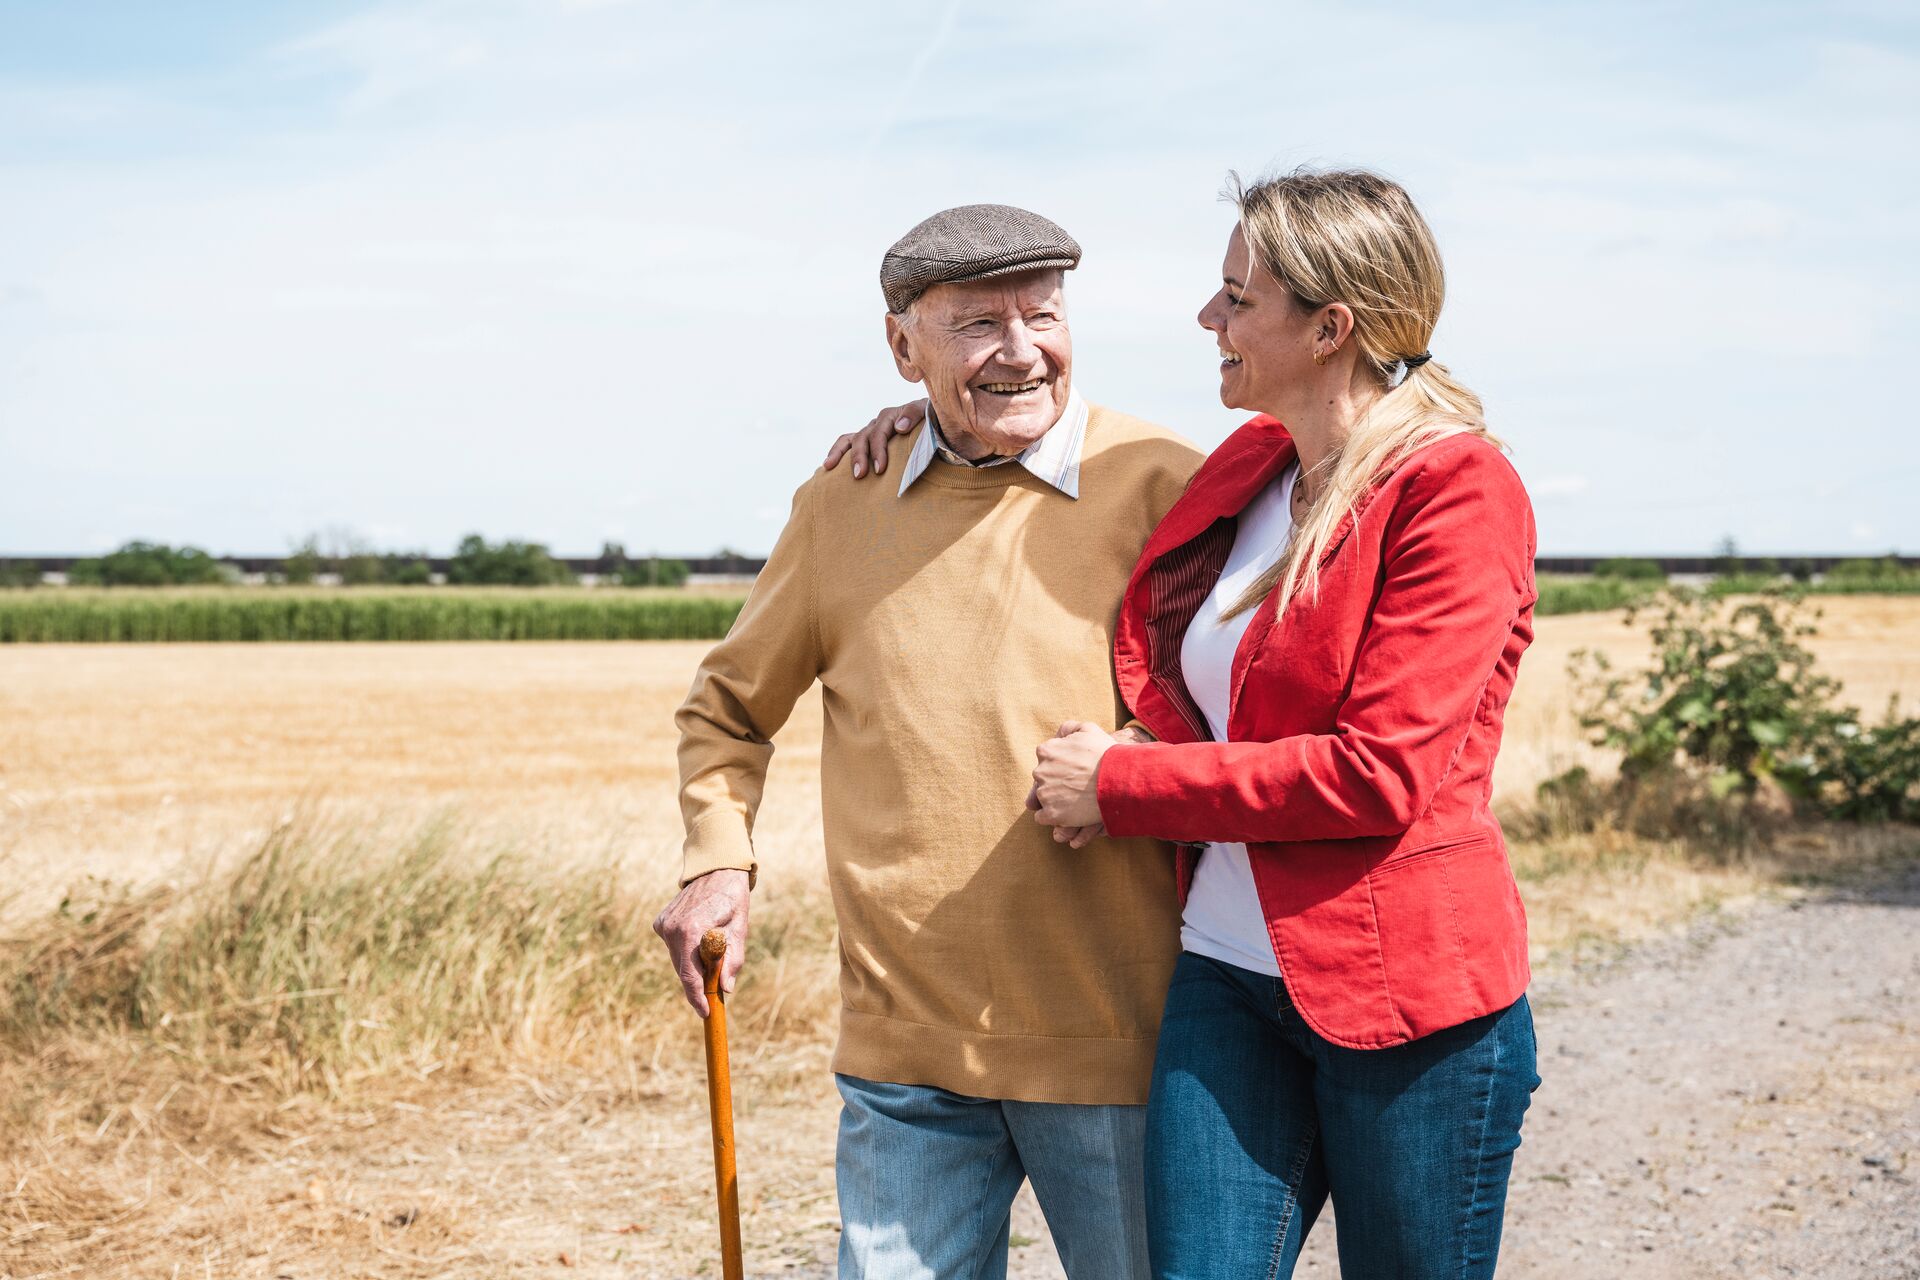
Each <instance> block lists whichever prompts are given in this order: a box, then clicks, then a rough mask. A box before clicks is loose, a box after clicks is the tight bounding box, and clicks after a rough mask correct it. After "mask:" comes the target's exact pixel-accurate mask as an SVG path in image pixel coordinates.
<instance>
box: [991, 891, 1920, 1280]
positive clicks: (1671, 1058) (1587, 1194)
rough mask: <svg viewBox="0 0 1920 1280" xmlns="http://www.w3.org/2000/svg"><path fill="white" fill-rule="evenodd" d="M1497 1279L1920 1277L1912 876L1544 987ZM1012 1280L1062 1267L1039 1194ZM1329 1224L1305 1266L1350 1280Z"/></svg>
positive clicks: (1760, 915) (1723, 923) (1048, 1274)
mask: <svg viewBox="0 0 1920 1280" xmlns="http://www.w3.org/2000/svg"><path fill="white" fill-rule="evenodd" d="M1533 1000H1534V1006H1535V1011H1536V1022H1537V1025H1538V1028H1539V1036H1540V1074H1541V1076H1542V1078H1543V1081H1544V1082H1543V1084H1542V1085H1541V1088H1540V1091H1539V1093H1537V1094H1536V1095H1535V1097H1534V1104H1533V1109H1532V1110H1531V1111H1530V1112H1529V1113H1528V1116H1527V1123H1526V1129H1525V1133H1524V1137H1525V1141H1524V1144H1523V1146H1522V1147H1521V1150H1520V1154H1519V1156H1518V1158H1517V1163H1516V1166H1515V1173H1514V1182H1513V1187H1512V1191H1511V1197H1510V1201H1509V1207H1508V1213H1507V1237H1506V1245H1505V1248H1504V1249H1503V1251H1502V1258H1501V1274H1502V1275H1503V1276H1511V1277H1527V1278H1528V1280H1536V1278H1537V1280H1572V1278H1574V1277H1580V1278H1582V1280H1585V1278H1588V1277H1593V1276H1631V1277H1635V1278H1636V1280H1637V1278H1641V1277H1645V1278H1646V1280H1708V1278H1710V1277H1711V1278H1714V1280H1719V1278H1721V1277H1726V1278H1728V1280H1731V1278H1733V1277H1740V1278H1742V1280H1760V1278H1771V1277H1809V1276H1817V1277H1820V1278H1821V1280H1914V1278H1920V867H1909V868H1907V869H1905V870H1903V871H1901V872H1899V873H1897V874H1894V875H1891V876H1889V877H1886V878H1883V879H1881V880H1879V881H1877V882H1875V883H1873V884H1871V885H1867V886H1864V887H1856V888H1853V889H1849V890H1843V891H1835V892H1828V893H1822V894H1819V895H1816V896H1811V897H1805V898H1801V899H1797V900H1795V901H1793V902H1790V903H1785V904H1772V905H1765V906H1760V907H1756V908H1753V909H1750V910H1747V911H1745V912H1742V913H1740V914H1738V915H1737V916H1731V917H1712V918H1707V919H1704V920H1701V921H1699V922H1698V923H1696V924H1695V925H1694V926H1692V927H1691V928H1690V929H1688V930H1687V931H1686V932H1684V933H1682V934H1679V935H1676V936H1671V937H1666V938H1662V939H1659V940H1657V941H1655V942H1652V943H1648V944H1645V945H1642V946H1639V947H1636V948H1634V949H1632V950H1630V951H1627V952H1624V953H1623V954H1621V955H1620V956H1618V957H1616V958H1614V959H1613V960H1611V961H1608V962H1606V963H1601V964H1589V965H1586V966H1583V967H1581V968H1580V969H1578V970H1576V971H1574V972H1570V973H1559V974H1552V975H1548V976H1547V977H1544V978H1542V979H1541V980H1539V981H1537V982H1536V983H1535V986H1534V991H1533ZM1023 1201H1024V1203H1023V1204H1022V1206H1021V1207H1020V1209H1019V1210H1018V1211H1017V1213H1016V1218H1015V1229H1016V1230H1017V1231H1019V1232H1020V1233H1021V1234H1022V1235H1024V1236H1031V1237H1035V1242H1034V1243H1033V1244H1030V1245H1027V1246H1025V1247H1022V1248H1020V1249H1017V1250H1015V1255H1014V1257H1015V1262H1014V1267H1013V1274H1014V1276H1016V1277H1017V1278H1018V1280H1055V1278H1057V1277H1059V1276H1060V1275H1061V1272H1060V1270H1059V1265H1058V1263H1057V1262H1056V1261H1055V1259H1054V1256H1053V1250H1052V1248H1051V1246H1050V1245H1049V1244H1048V1243H1047V1242H1046V1241H1045V1239H1044V1236H1045V1225H1044V1223H1043V1222H1042V1221H1041V1220H1040V1218H1039V1215H1038V1213H1037V1212H1036V1211H1035V1210H1034V1207H1033V1205H1032V1204H1031V1201H1030V1200H1026V1199H1025V1198H1024V1197H1023ZM1333 1244H1334V1241H1333V1229H1332V1222H1331V1218H1330V1217H1329V1218H1327V1219H1323V1221H1322V1222H1321V1223H1320V1224H1319V1225H1317V1226H1316V1228H1315V1230H1314V1232H1313V1235H1312V1237H1311V1239H1310V1241H1309V1245H1308V1250H1307V1256H1306V1257H1305V1258H1304V1259H1303V1260H1302V1264H1301V1267H1300V1271H1299V1273H1298V1274H1300V1275H1302V1276H1323V1277H1330V1276H1333V1275H1336V1274H1338V1263H1337V1261H1336V1259H1335V1252H1334V1247H1333Z"/></svg>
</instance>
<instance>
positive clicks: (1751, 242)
mask: <svg viewBox="0 0 1920 1280" xmlns="http://www.w3.org/2000/svg"><path fill="white" fill-rule="evenodd" d="M1915 12H1916V11H1915V9H1914V7H1913V6H1912V5H1910V4H1906V3H1901V4H1891V3H1887V4H1880V3H1853V4H1832V5H1804V4H1803V5H1787V4H1773V3H1764V2H1763V3H1746V4H1692V5H1688V4H1633V3H1627V4H1621V3H1610V4H1597V3H1595V4H1569V3H1556V4H1539V3H1533V4H1521V3H1500V2H1494V3H1478V4H1472V5H1467V4H1457V5H1456V4H1431V3H1429V4H1422V5H1413V4H1404V5H1386V4H1358V5H1355V4H1343V5H1338V6H1334V5H1326V4H1314V5H1302V4H1291V3H1289V4H1269V5H1261V6H1258V7H1257V8H1255V7H1245V8H1243V7H1240V6H1198V5H1193V4H1175V3H1164V4H1155V3H1116V2H1112V0H1108V2H1104V3H1097V4H1095V3H1087V4H1044V3H1029V4H1020V5H1002V6H985V5H953V4H938V5H928V6H915V5H906V4H901V3H898V2H897V0H895V2H894V3H863V4H833V5H829V4H809V5H801V4H792V3H769V2H762V3H750V2H741V3H732V4H726V5H719V4H714V5H695V4H688V3H680V4H671V5H669V4H661V3H649V2H646V0H636V2H635V3H630V4H623V3H617V2H593V0H574V2H572V3H556V2H553V0H548V2H545V3H535V2H533V0H483V2H473V3H466V2H454V0H437V2H424V3H414V2H397V3H384V4H383V3H376V4H364V3H338V2H328V3H309V4H297V5H294V4H287V5H273V4H267V3H263V2H262V0H245V2H239V0H236V2H234V3H218V4H217V3H184V2H179V0H176V2H174V3H168V4H164V5H161V4H152V3H145V2H138V0H129V2H128V3H121V4H104V3H87V2H86V0H63V2H62V3H58V4H50V3H38V2H36V3H26V2H22V0H0V553H33V552H41V553H56V552H70V551H92V550H97V549H101V548H104V547H108V546H111V545H114V544H116V543H118V542H120V541H123V540H125V539H127V538H131V537H148V538H156V539H162V540H169V541H186V542H193V543H197V544H199V545H202V546H206V547H208V548H210V549H212V550H214V551H217V552H231V553H243V552H253V553H274V552H279V551H283V550H284V549H285V548H286V547H287V545H288V544H289V542H290V541H291V540H292V539H294V538H296V537H298V536H300V535H302V534H305V533H307V532H310V531H314V530H321V529H328V528H347V529H352V530H355V531H357V532H358V533H359V534H360V535H362V536H364V537H366V538H369V539H371V540H373V541H375V542H377V543H379V544H382V545H387V546H405V547H425V548H429V549H432V550H434V551H441V552H444V551H446V550H448V549H450V548H451V546H452V544H453V542H454V541H455V540H456V539H457V538H458V537H459V535H461V534H462V533H465V532H467V531H470V530H480V531H484V532H485V533H487V534H489V535H490V536H494V537H504V536H519V537H529V538H535V539H539V540H542V541H545V542H547V543H549V544H550V545H552V546H553V547H554V548H555V549H556V550H559V551H563V552H568V553H576V554H579V553H590V552H591V551H593V550H594V549H596V548H597V547H598V545H599V543H600V542H601V540H602V539H605V538H617V539H621V540H623V541H625V542H626V543H627V544H628V546H629V548H631V549H634V550H658V551H662V552H668V553H692V554H699V553H705V552H709V551H712V550H714V549H716V548H718V547H720V546H722V545H727V546H732V547H736V548H738V549H741V550H745V551H749V552H757V551H764V550H766V549H767V547H769V546H770V545H771V544H772V541H773V539H774V537H775V535H776V534H777V533H778V531H779V527H780V522H781V521H782V520H783V519H784V518H785V515H786V511H787V501H788V496H789V495H790V493H791V491H792V490H793V488H794V487H795V486H796V485H797V484H798V483H800V481H801V480H803V479H804V478H805V476H806V475H807V473H808V471H809V470H810V469H811V468H812V467H813V466H814V465H815V464H816V463H817V461H818V459H819V457H820V455H821V453H822V452H823V451H824V449H825V446H826V444H827V442H828V441H829V439H830V438H831V437H832V435H833V434H835V433H836V432H837V431H839V430H842V429H845V428H847V427H850V426H853V425H857V424H858V423H860V422H864V421H865V420H866V418H867V416H868V415H869V413H870V412H871V411H872V410H873V409H875V408H877V407H879V406H880V405H882V404H886V403H892V402H894V401H895V400H897V399H899V398H902V397H903V396H905V395H907V394H910V388H908V387H907V385H906V384H904V383H902V382H901V381H899V379H898V377H897V376H896V375H895V374H894V372H893V370H892V366H891V364H890V363H889V362H888V360H887V358H886V353H885V350H884V347H883V344H882V341H881V323H880V316H881V311H882V304H881V302H880V296H879V289H878V286H877V283H876V280H875V276H876V272H877V269H878V263H879V257H880V254H881V252H882V251H883V250H884V249H885V247H886V245H887V244H888V243H889V242H890V241H892V240H893V239H894V238H895V237H896V236H897V235H899V234H900V233H901V232H902V231H904V230H905V229H906V228H907V227H908V226H910V225H912V224H913V223H914V222H916V221H918V220H919V219H920V218H921V217H923V216H924V215H925V214H927V213H930V212H932V211H933V210H935V209H938V208H941V207H944V206H946V205H950V204H958V203H965V202H971V201H981V200H993V201H1005V202H1009V203H1015V204H1021V205H1026V206H1029V207H1031V208H1034V209H1038V210H1040V211H1041V212H1043V213H1045V214H1047V215H1048V216H1050V217H1053V218H1055V219H1056V220H1058V221H1060V222H1062V223H1063V224H1065V225H1066V226H1067V227H1068V228H1069V229H1070V230H1072V231H1073V233H1074V234H1075V235H1076V236H1077V237H1078V238H1079V239H1080V240H1081V242H1082V244H1083V245H1084V246H1085V248H1086V259H1085V263H1084V265H1083V267H1082V268H1081V270H1080V271H1078V272H1077V273H1075V275H1074V276H1073V277H1071V283H1070V287H1069V298H1070V304H1071V308H1072V313H1073V322H1074V331H1075V335H1076V348H1077V362H1078V374H1077V377H1078V381H1079V383H1080V385H1081V387H1082V389H1083V390H1084V391H1085V392H1086V393H1087V394H1088V395H1089V396H1090V397H1091V398H1093V399H1094V400H1097V401H1101V402H1104V403H1108V404H1111V405H1114V406H1116V407H1119V408H1124V409H1126V410H1129V411H1131V412H1134V413H1137V414H1140V415H1142V416H1146V417H1151V418H1154V419H1157V420H1159V421H1161V422H1164V423H1166V424H1167V425H1169V426H1172V427H1174V428H1176V429H1177V430H1180V431H1182V432H1184V433H1185V434H1187V435H1188V436H1190V437H1192V438H1193V439H1195V440H1196V441H1198V442H1200V443H1202V444H1204V445H1209V446H1210V445H1213V444H1215V443H1217V442H1218V441H1219V440H1220V439H1222V438H1223V437H1224V436H1225V434H1226V433H1227V432H1228V431H1229V430H1231V429H1232V427H1233V425H1234V424H1235V423H1236V422H1237V421H1238V420H1239V418H1240V417H1241V416H1242V415H1237V414H1234V413H1230V412H1228V411H1226V410H1224V409H1222V408H1221V407H1220V405H1219V403H1218V400H1217V399H1216V396H1215V386H1216V382H1217V375H1216V356H1215V354H1214V343H1213V341H1212V340H1211V338H1210V337H1209V336H1208V335H1206V334H1204V333H1202V332H1201V331H1200V330H1199V329H1198V328H1197V327H1196V326H1195V325H1194V323H1193V319H1192V317H1193V313H1194V312H1195V310H1197V308H1198V307H1199V305H1200V303H1201V302H1202V301H1203V300H1204V299H1205V297H1206V295H1207V294H1208V293H1209V292H1211V290H1212V288H1213V287H1214V281H1215V278H1216V277H1217V274H1218V267H1219V259H1220V252H1221V248H1222V246H1223V244H1224V241H1225V237H1226V234H1227V231H1228V229H1229V225H1230V214H1229V211H1228V210H1227V208H1226V207H1225V206H1222V205H1221V204H1220V203H1218V201H1217V199H1216V195H1217V193H1218V191H1219V189H1220V186H1221V184H1222V180H1223V178H1224V177H1225V174H1226V171H1227V170H1228V169H1229V168H1238V169H1240V170H1242V171H1243V172H1257V171H1260V170H1263V169H1266V168H1269V167H1272V166H1275V165H1293V164H1298V163H1302V162H1313V163H1323V164H1365V165H1369V166H1372V167H1375V168H1378V169H1381V170H1383V171H1385V172H1387V173H1389V174H1391V175H1393V176H1395V177H1397V178H1399V179H1400V180H1402V181H1403V182H1405V183H1406V184H1407V185H1408V187H1409V188H1410V189H1411V190H1412V191H1413V193H1414V196H1415V198H1416V199H1417V200H1418V201H1419V202H1420V203H1421V204H1422V206H1423V208H1424V209H1425V210H1426V212H1427V214H1428V217H1429V219H1430V220H1431V221H1432V222H1433V224H1434V226H1435V229H1436V231H1437V232H1438V233H1439V236H1440V239H1441V245H1442V248H1443V250H1444V251H1445V253H1446V255H1447V263H1448V268H1449V274H1450V283H1451V297H1450V299H1449V305H1448V309H1447V313H1446V315H1445V317H1444V318H1443V320H1442V323H1441V328H1440V332H1439V333H1438V335H1437V336H1436V338H1435V342H1434V349H1435V351H1436V352H1437V353H1438V354H1439V356H1440V358H1441V359H1443V360H1445V361H1447V362H1448V363H1449V364H1450V365H1451V366H1452V367H1453V369H1454V370H1455V372H1456V373H1457V374H1458V375H1459V376H1461V377H1462V378H1464V379H1465V380H1466V381H1467V382H1469V383H1470V384H1471V385H1473V386H1475V387H1476V388H1477V389H1478V390H1480V391H1481V393H1482V394H1483V395H1484V396H1485V398H1486V401H1487V403H1488V406H1489V409H1490V412H1491V414H1492V417H1493V421H1494V425H1495V427H1496V429H1497V430H1498V431H1499V432H1500V433H1501V434H1502V435H1503V436H1504V437H1505V438H1506V439H1507V440H1508V442H1509V443H1510V444H1511V445H1512V447H1513V456H1514V460H1515V462H1516V464H1517V465H1518V466H1519V468H1520V470H1521V472H1522V474H1523V475H1524V476H1525V477H1526V478H1527V481H1528V483H1529V485H1530V487H1531V489H1532V492H1533V495H1534V500H1535V504H1536V507H1537V509H1538V512H1539V517H1540V528H1541V546H1542V550H1543V551H1544V552H1548V553H1562V554H1572V553H1581V552H1598V551H1672V552H1695V551H1706V550H1709V549H1711V548H1712V546H1713V545H1714V543H1715V542H1717V541H1718V540H1719V539H1720V538H1721V537H1722V536H1724V535H1732V536H1733V537H1735V538H1736V539H1737V540H1738V541H1739V543H1740V545H1741V546H1742V548H1744V549H1748V550H1752V551H1756V552H1797V551H1875V552H1878V551H1884V550H1889V549H1893V548H1901V549H1904V550H1906V551H1909V552H1912V551H1914V550H1920V501H1916V500H1915V499H1914V497H1913V491H1914V490H1915V488H1916V486H1917V485H1920V446H1916V444H1915V437H1916V430H1917V428H1916V426H1915V425H1914V423H1913V421H1912V418H1913V413H1912V410H1911V409H1910V407H1909V406H1910V405H1911V404H1912V403H1913V401H1914V399H1915V397H1914V396H1913V394H1912V392H1911V391H1910V389H1909V387H1908V385H1907V378H1908V376H1909V371H1910V370H1911V369H1912V368H1913V367H1914V365H1915V363H1916V361H1915V347H1916V343H1917V342H1920V302H1917V301H1916V286H1920V252H1916V250H1917V249H1920V165H1917V164H1916V161H1915V159H1914V155H1915V154H1916V153H1917V152H1920V147H1916V145H1915V141H1914V140H1915V139H1916V138H1920V18H1916V16H1915Z"/></svg>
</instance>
